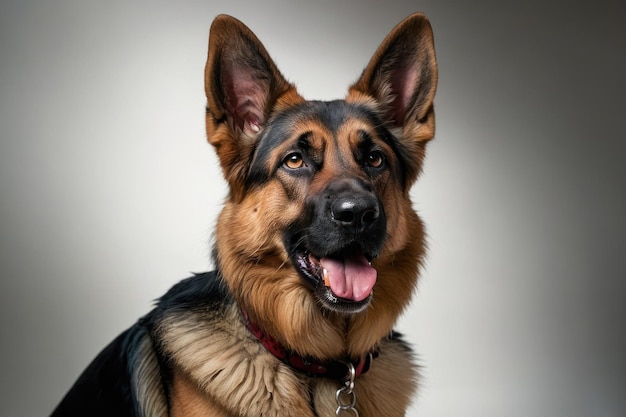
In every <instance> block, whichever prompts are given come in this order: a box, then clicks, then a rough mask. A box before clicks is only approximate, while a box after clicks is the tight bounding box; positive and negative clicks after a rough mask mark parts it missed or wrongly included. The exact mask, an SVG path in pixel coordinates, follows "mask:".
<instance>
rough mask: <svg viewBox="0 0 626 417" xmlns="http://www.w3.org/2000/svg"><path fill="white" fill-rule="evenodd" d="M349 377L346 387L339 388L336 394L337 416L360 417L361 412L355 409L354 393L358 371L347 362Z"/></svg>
mask: <svg viewBox="0 0 626 417" xmlns="http://www.w3.org/2000/svg"><path fill="white" fill-rule="evenodd" d="M346 365H347V366H348V376H347V377H346V380H345V383H344V386H343V387H341V388H339V389H338V390H337V392H336V393H335V400H336V401H337V410H335V415H336V416H337V417H340V416H342V415H351V416H353V417H359V412H358V411H357V409H356V408H355V405H356V393H355V392H354V378H355V376H356V371H355V369H354V365H353V364H352V363H350V362H347V363H346Z"/></svg>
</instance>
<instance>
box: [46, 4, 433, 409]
mask: <svg viewBox="0 0 626 417" xmlns="http://www.w3.org/2000/svg"><path fill="white" fill-rule="evenodd" d="M436 84H437V64H436V60H435V52H434V45H433V35H432V30H431V27H430V24H429V23H428V20H427V19H426V18H425V17H424V16H423V15H422V14H414V15H411V16H409V17H407V18H406V19H405V20H404V21H402V22H401V23H400V24H398V25H397V26H396V27H395V28H394V29H393V30H392V31H391V33H390V34H389V35H388V36H387V37H386V38H385V39H384V41H383V42H382V44H381V45H380V46H379V48H378V50H377V51H376V52H375V54H374V55H373V57H372V58H371V60H370V62H369V64H368V65H367V66H366V68H365V70H364V71H363V73H362V75H361V76H360V77H359V78H358V80H357V81H356V82H355V83H354V84H353V85H352V86H351V87H350V88H349V90H348V93H347V95H346V97H345V99H343V100H336V101H328V102H324V101H307V100H305V99H304V98H303V97H302V96H301V95H300V94H299V93H298V92H297V91H296V88H295V87H294V86H293V85H292V84H290V83H289V82H288V81H286V80H285V78H284V77H283V76H282V75H281V73H280V72H279V70H278V68H277V67H276V65H275V63H274V62H273V61H272V59H271V58H270V56H269V55H268V53H267V51H266V49H265V48H264V46H263V45H262V44H261V43H260V41H259V40H258V39H257V37H256V36H255V35H254V34H253V33H252V32H251V31H250V29H248V28H247V27H246V26H245V25H244V24H243V23H241V22H240V21H238V20H236V19H234V18H232V17H229V16H223V15H222V16H218V17H217V18H216V19H215V21H214V22H213V24H212V26H211V31H210V35H209V48H208V60H207V64H206V70H205V88H206V97H207V100H208V102H207V109H206V126H207V134H208V140H209V142H210V143H211V145H213V146H214V148H215V151H216V152H217V155H218V157H219V161H220V165H221V168H222V171H223V175H224V178H225V179H226V181H227V183H228V186H229V194H228V196H227V198H226V201H225V204H224V207H223V210H222V211H221V214H220V215H219V218H218V221H217V226H216V235H215V247H214V262H215V265H216V270H215V271H213V272H208V273H202V274H196V275H194V276H192V277H190V278H188V279H185V280H183V281H181V282H180V283H178V284H176V285H175V286H174V287H173V288H172V289H170V290H169V291H168V292H167V293H166V294H165V295H164V296H163V297H162V298H160V299H159V301H158V303H157V305H156V307H155V308H154V309H153V310H152V311H151V312H150V313H148V314H147V315H146V316H145V317H143V318H141V319H140V320H139V321H138V322H137V323H136V324H135V325H133V326H132V327H131V328H130V329H128V330H127V331H125V332H124V333H122V334H121V335H120V336H118V337H117V338H116V339H115V340H114V341H113V342H112V343H111V344H110V345H109V346H108V347H106V348H105V349H104V350H103V351H102V352H101V353H100V354H99V356H97V357H96V359H95V360H94V361H93V362H92V363H91V364H90V365H89V366H88V368H87V369H86V370H85V371H84V372H83V374H82V375H81V376H80V378H79V379H78V381H77V382H76V383H75V385H74V386H73V387H72V388H71V390H70V391H69V393H68V394H67V395H66V397H65V398H64V399H63V400H62V402H61V403H60V404H59V405H58V407H57V409H56V410H55V411H54V412H53V414H52V415H53V416H55V417H58V416H116V417H119V416H135V417H138V416H142V417H155V416H174V417H181V416H185V417H194V416H227V417H235V416H241V417H243V416H254V417H258V416H265V417H269V416H298V417H315V416H318V417H322V416H326V417H329V416H335V415H341V416H343V415H346V416H357V415H358V416H361V417H374V416H388V417H389V416H392V417H393V416H403V415H404V414H405V411H406V409H407V407H408V405H409V403H410V401H411V397H412V396H413V394H414V391H415V390H416V387H417V369H416V368H417V366H416V364H415V362H414V358H413V353H412V350H411V348H410V347H409V346H408V344H407V343H406V342H404V341H403V340H402V338H401V336H400V335H399V334H397V333H396V332H394V331H393V330H392V329H393V326H394V324H395V323H396V320H397V319H398V316H399V315H400V314H401V313H402V311H403V310H404V308H405V307H406V306H407V304H408V302H409V300H410V298H411V296H412V293H413V292H414V289H415V287H416V283H417V277H418V272H419V269H420V267H421V264H422V261H423V257H424V252H425V245H424V230H423V224H422V222H421V220H420V219H419V217H418V216H417V214H416V213H415V211H414V210H413V208H412V203H411V201H410V196H409V190H410V188H411V186H412V184H413V183H414V182H415V180H416V179H417V177H418V174H419V173H420V171H421V168H422V161H423V159H424V152H425V147H426V143H427V142H428V141H429V140H430V139H431V138H432V137H433V135H434V128H435V127H434V111H433V97H434V95H435V89H436Z"/></svg>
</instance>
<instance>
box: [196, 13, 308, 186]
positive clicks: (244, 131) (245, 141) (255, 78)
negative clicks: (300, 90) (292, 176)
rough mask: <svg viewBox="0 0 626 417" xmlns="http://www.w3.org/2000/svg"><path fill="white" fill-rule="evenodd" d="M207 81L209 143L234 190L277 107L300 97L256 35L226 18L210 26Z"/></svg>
mask: <svg viewBox="0 0 626 417" xmlns="http://www.w3.org/2000/svg"><path fill="white" fill-rule="evenodd" d="M204 80H205V92H206V97H207V135H208V140H209V142H210V143H211V144H212V145H214V146H215V148H216V151H217V154H218V156H219V158H220V162H221V165H222V169H223V170H224V175H225V177H226V179H227V180H228V181H229V182H230V183H231V188H232V186H233V184H232V182H233V181H234V180H237V179H241V178H242V177H241V175H243V174H244V170H245V167H246V166H247V163H248V162H249V160H248V158H249V156H250V153H251V152H252V150H253V148H254V142H255V138H256V136H257V135H258V133H259V132H260V131H261V130H262V129H263V126H264V123H265V122H266V120H267V119H268V117H269V116H270V114H271V112H272V110H273V109H274V107H275V106H276V105H277V103H279V102H280V101H281V100H286V101H291V102H293V101H294V100H295V101H299V100H302V98H301V97H300V96H299V95H298V94H297V92H296V90H295V87H294V86H293V85H291V84H289V83H288V82H287V81H286V80H285V78H284V77H283V76H282V75H281V73H280V71H279V70H278V68H277V67H276V64H274V62H273V61H272V59H271V58H270V56H269V54H268V53H267V51H266V50H265V47H263V45H262V44H261V42H260V41H259V40H258V38H257V37H256V36H255V35H254V33H252V31H251V30H250V29H248V27H246V26H245V25H244V24H243V23H241V22H240V21H239V20H237V19H235V18H233V17H230V16H226V15H220V16H218V17H216V18H215V20H214V21H213V24H212V25H211V31H210V35H209V52H208V59H207V63H206V67H205V72H204Z"/></svg>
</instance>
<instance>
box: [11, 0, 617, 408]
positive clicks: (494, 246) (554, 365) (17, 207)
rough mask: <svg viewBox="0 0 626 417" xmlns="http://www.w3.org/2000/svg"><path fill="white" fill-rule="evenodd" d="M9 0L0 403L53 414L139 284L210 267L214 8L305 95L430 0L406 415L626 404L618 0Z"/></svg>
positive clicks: (137, 302) (146, 292)
mask: <svg viewBox="0 0 626 417" xmlns="http://www.w3.org/2000/svg"><path fill="white" fill-rule="evenodd" d="M222 3H223V4H219V3H218V2H210V1H178V2H170V1H168V2H166V1H150V2H139V1H133V2H130V1H118V0H115V1H107V2H87V1H68V0H62V1H55V2H51V1H50V2H48V1H39V2H37V1H25V0H20V1H8V2H7V1H5V2H3V4H2V6H1V8H2V11H1V13H0V59H1V64H0V65H1V66H0V106H1V111H0V135H1V137H0V248H1V250H0V265H2V281H1V282H2V287H1V291H0V323H1V329H0V330H1V334H2V336H1V337H0V353H1V356H0V369H1V371H0V375H1V376H0V383H1V385H0V399H1V400H0V415H2V416H37V415H46V414H48V413H49V412H50V411H51V410H52V408H53V407H54V405H55V404H56V403H57V401H58V400H59V399H60V398H61V396H62V395H63V394H64V393H65V392H66V390H67V389H68V388H69V386H70V385H71V383H72V382H73V381H74V380H75V378H76V377H77V376H78V374H79V372H80V371H81V369H83V368H84V367H85V366H86V365H87V363H88V362H89V361H90V360H91V359H92V358H93V357H94V355H95V354H96V353H97V352H98V351H99V350H100V349H101V348H102V347H103V346H104V345H105V344H106V343H107V342H108V341H110V340H111V339H112V338H113V337H114V336H115V335H116V334H118V333H119V332H120V331H122V330H123V329H124V328H126V327H127V326H129V325H130V324H132V323H133V321H134V320H135V319H136V318H137V317H139V316H140V315H142V314H143V313H145V312H146V311H148V309H149V308H150V305H151V303H152V300H153V299H155V298H156V297H158V296H159V295H160V294H162V293H163V292H164V291H165V290H166V289H167V288H168V287H169V286H171V285H172V284H173V283H174V282H176V281H177V280H179V279H180V278H184V277H186V276H187V275H188V274H189V271H203V270H206V269H207V268H209V267H210V265H209V258H208V253H209V248H210V243H209V242H210V236H211V229H212V227H213V225H214V221H215V215H216V210H217V209H216V208H215V207H219V205H220V204H221V202H222V201H223V196H224V194H225V188H224V184H223V182H222V179H221V176H220V173H219V171H218V167H217V162H216V159H215V157H214V155H213V152H212V149H211V148H210V146H209V145H207V144H206V141H205V137H204V135H205V133H204V114H203V113H204V97H203V67H204V60H205V58H206V40H207V35H208V29H209V25H210V23H211V20H212V18H213V17H214V16H215V15H216V14H218V13H222V12H225V13H229V14H232V15H235V16H237V17H239V18H240V19H242V20H243V21H244V22H246V23H247V24H248V25H249V26H250V27H251V28H252V29H253V30H254V31H255V32H256V33H257V34H258V35H259V37H260V38H261V39H262V41H263V42H264V43H265V45H266V46H267V48H268V49H269V51H270V53H271V55H272V56H273V57H274V58H275V60H276V62H277V63H278V65H279V67H280V68H281V69H282V71H283V73H284V74H285V75H286V76H287V77H288V78H290V79H291V80H293V81H295V82H296V83H297V84H298V85H299V87H300V90H301V92H302V93H303V94H304V95H305V96H307V97H309V98H321V99H331V98H337V97H342V96H343V95H344V92H345V89H346V87H347V86H348V85H349V84H350V82H351V81H353V80H354V79H355V78H356V77H357V76H358V74H359V73H360V71H361V69H362V68H363V67H364V66H365V64H366V63H367V61H368V60H369V58H370V56H371V54H372V53H373V51H374V49H375V48H376V47H377V46H378V44H379V42H380V41H381V40H382V39H383V37H384V36H385V35H386V34H387V33H388V31H389V30H391V28H392V27H393V26H394V25H395V24H396V23H398V22H399V21H400V20H401V19H402V18H404V17H405V16H406V15H408V14H409V13H410V12H413V11H419V10H421V11H424V12H426V13H427V14H428V16H429V17H430V19H431V22H432V24H433V27H434V30H435V39H436V46H437V52H438V58H439V63H440V87H439V91H438V95H437V99H436V103H437V122H438V130H437V137H436V140H435V141H434V142H433V143H432V146H430V148H429V155H428V160H427V163H426V170H425V175H424V176H423V177H422V178H421V181H420V183H419V184H418V185H417V186H416V187H415V188H414V190H413V195H414V197H415V201H416V207H417V208H418V210H419V211H420V213H421V215H422V217H423V218H424V219H425V221H426V222H427V224H428V231H429V236H430V237H429V241H430V255H429V261H428V263H427V265H426V269H425V271H424V274H423V277H422V281H421V285H420V288H419V291H418V294H417V295H416V297H415V300H414V302H413V304H412V306H411V308H410V309H409V310H408V311H407V312H406V315H405V316H404V317H403V319H402V321H401V323H400V324H399V328H400V329H401V330H402V331H404V332H405V333H407V334H408V335H409V336H408V337H409V339H410V341H411V342H412V343H413V344H414V345H415V347H416V349H417V350H418V351H419V352H420V362H421V364H422V365H423V366H424V369H423V375H424V378H423V385H422V389H421V391H420V395H419V397H418V398H417V400H416V401H415V403H414V405H413V408H412V409H411V411H410V413H409V415H411V416H418V415H419V416H458V415H464V416H520V417H521V416H529V415H533V416H567V417H576V416H580V417H584V416H604V417H611V416H615V417H617V416H624V415H626V394H625V393H626V353H625V352H626V253H625V248H626V221H625V219H624V216H625V215H626V186H625V184H624V183H625V180H626V164H624V160H625V154H626V144H625V140H626V137H625V135H624V133H623V131H624V126H623V125H624V119H625V115H624V112H625V110H626V106H625V105H624V93H625V92H626V91H625V88H624V87H625V83H624V77H625V74H626V65H625V62H624V61H625V55H626V52H625V51H626V25H625V24H624V17H625V8H624V2H622V1H617V0H616V1H596V2H585V3H586V4H584V5H577V4H574V3H573V2H562V3H561V4H557V3H555V2H534V3H533V2H527V1H526V2H480V3H472V2H464V1H458V2H444V1H416V2H397V1H372V2H368V1H361V2H356V1H353V2H348V1H336V2H302V3H297V2H284V3H282V4H281V3H276V2H263V4H261V3H262V2H257V1H252V0H251V1H249V2H245V3H244V2H237V1H229V2H222Z"/></svg>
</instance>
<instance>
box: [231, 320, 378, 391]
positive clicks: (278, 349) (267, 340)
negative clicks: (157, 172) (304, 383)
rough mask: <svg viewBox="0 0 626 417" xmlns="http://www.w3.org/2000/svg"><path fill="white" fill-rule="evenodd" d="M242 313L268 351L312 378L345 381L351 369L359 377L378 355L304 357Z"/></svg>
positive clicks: (371, 353) (253, 333)
mask: <svg viewBox="0 0 626 417" xmlns="http://www.w3.org/2000/svg"><path fill="white" fill-rule="evenodd" d="M241 314H242V316H243V320H244V323H245V324H246V327H247V328H248V330H249V331H250V333H252V335H254V337H256V338H257V339H258V341H259V342H260V343H261V344H262V345H263V347H265V349H267V351H268V352H270V353H271V354H272V355H274V356H275V357H276V358H278V359H279V360H281V361H282V362H284V363H285V364H287V365H289V366H290V367H291V368H293V369H295V370H296V371H299V372H302V373H304V374H306V375H307V376H309V377H311V378H318V377H325V378H331V379H335V380H338V381H345V380H346V379H347V378H349V376H350V373H351V369H353V370H354V375H355V376H356V377H358V376H360V375H362V374H364V373H365V372H367V371H368V370H369V368H370V366H371V363H372V360H373V359H374V358H375V357H376V356H378V353H377V352H376V351H370V352H368V353H366V354H364V355H362V356H361V357H360V358H359V359H358V360H353V359H350V358H347V359H346V360H331V361H320V360H317V359H314V358H310V357H303V356H301V355H299V354H298V353H296V352H294V351H292V350H290V349H287V348H286V347H285V346H283V345H282V344H281V343H280V342H278V341H277V340H276V339H274V338H273V337H272V336H270V335H268V334H267V333H266V332H264V331H263V329H261V327H259V326H258V325H257V324H256V323H254V322H252V321H251V320H250V318H249V316H248V313H247V312H246V311H245V310H243V309H242V310H241Z"/></svg>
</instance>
